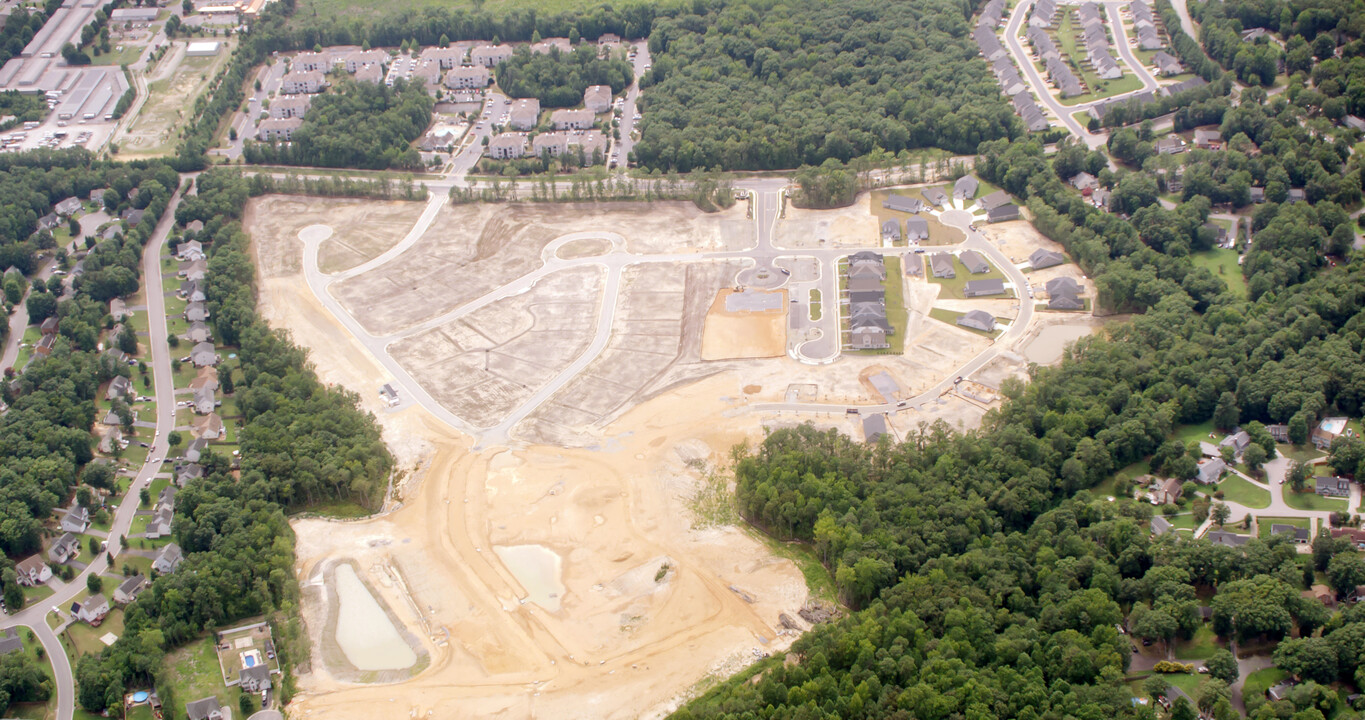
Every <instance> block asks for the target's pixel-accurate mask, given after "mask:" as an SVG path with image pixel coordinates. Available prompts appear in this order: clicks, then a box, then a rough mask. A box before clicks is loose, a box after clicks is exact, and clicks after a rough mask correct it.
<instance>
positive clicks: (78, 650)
mask: <svg viewBox="0 0 1365 720" xmlns="http://www.w3.org/2000/svg"><path fill="white" fill-rule="evenodd" d="M112 582H113V581H112V580H110V581H106V583H105V584H106V585H109V584H111V583H112ZM108 590H109V594H107V595H105V597H112V594H113V592H114V591H113V588H108ZM106 633H113V634H115V635H122V634H123V611H122V610H119V609H111V610H110V611H109V614H108V615H106V616H105V617H104V622H102V623H100V626H99V627H90V626H89V625H87V624H85V623H83V622H74V623H72V624H70V625H68V626H67V628H66V632H64V633H62V644H63V645H66V646H67V649H68V650H70V651H71V652H70V653H68V654H70V655H72V656H73V657H72V659H73V660H74V659H76V658H79V657H80V656H82V655H98V654H99V653H100V651H102V650H104V648H105V645H104V643H103V642H101V641H100V638H102V637H104V635H105V634H106Z"/></svg>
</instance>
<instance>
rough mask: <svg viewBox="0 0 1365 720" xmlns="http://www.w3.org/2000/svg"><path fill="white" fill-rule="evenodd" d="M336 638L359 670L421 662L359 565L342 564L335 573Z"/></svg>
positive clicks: (407, 666)
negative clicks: (362, 578) (358, 569)
mask: <svg viewBox="0 0 1365 720" xmlns="http://www.w3.org/2000/svg"><path fill="white" fill-rule="evenodd" d="M335 583H336V593H337V598H338V601H339V604H338V607H337V629H336V640H337V644H338V645H340V646H341V651H342V652H343V653H345V654H346V659H347V660H349V661H350V662H351V665H353V666H355V667H356V668H357V669H359V670H402V669H404V668H409V667H412V666H413V665H414V664H415V663H416V662H417V653H415V652H413V651H412V648H411V647H409V646H408V644H407V643H406V642H404V641H403V638H402V636H401V635H399V634H398V630H397V629H396V628H394V626H393V622H392V621H390V620H389V616H388V615H386V614H385V613H384V609H383V608H382V607H380V606H379V602H378V601H377V600H375V599H374V596H373V595H371V594H370V591H369V589H368V588H366V587H365V584H364V583H362V582H361V581H360V577H359V576H357V575H356V574H355V568H353V567H351V566H350V565H338V566H337V569H336V573H335Z"/></svg>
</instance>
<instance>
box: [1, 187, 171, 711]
mask: <svg viewBox="0 0 1365 720" xmlns="http://www.w3.org/2000/svg"><path fill="white" fill-rule="evenodd" d="M179 205H180V194H179V193H178V192H177V193H176V194H175V195H174V196H173V197H172V198H171V202H170V204H169V206H168V207H167V209H166V214H165V215H164V216H163V217H162V218H161V222H160V223H158V224H157V226H156V231H155V233H154V234H153V235H152V238H151V239H150V240H149V241H148V243H147V249H146V251H145V253H144V254H143V258H142V267H143V277H144V279H145V283H146V287H147V316H148V329H149V333H148V335H149V337H148V338H147V341H148V343H149V344H150V348H151V353H152V363H151V364H152V368H153V371H154V373H155V375H154V378H153V388H154V389H155V391H156V398H157V404H156V426H157V431H156V435H155V437H154V438H153V439H152V442H151V449H150V450H148V452H147V462H146V463H144V464H143V466H142V469H141V470H140V471H139V472H138V474H137V477H136V478H134V479H133V483H132V485H130V486H129V488H128V492H127V494H126V495H124V499H123V502H122V503H121V504H120V505H119V507H118V510H117V511H116V512H115V514H114V522H113V524H112V526H111V527H110V530H109V552H111V553H113V555H114V556H115V557H117V556H118V554H119V552H120V550H121V547H120V543H119V542H118V538H119V537H120V536H127V534H128V529H129V527H131V526H132V524H133V516H134V515H135V514H136V513H137V509H138V496H139V494H140V493H141V491H142V489H143V488H144V487H147V486H148V485H150V483H151V481H152V478H153V477H154V476H155V475H156V474H157V473H158V472H160V471H161V459H163V458H165V457H166V452H167V451H168V450H169V449H170V448H169V445H168V443H167V441H166V437H167V435H169V433H170V428H171V427H173V426H174V424H175V388H174V383H173V380H172V377H171V357H170V352H171V351H170V346H169V345H168V344H167V343H166V335H167V333H166V301H165V297H163V296H162V294H161V282H162V278H161V262H160V258H161V247H162V245H164V244H165V242H166V238H167V236H168V235H170V231H171V229H172V228H173V227H174V225H175V209H176V208H177V207H178V206H179ZM108 569H109V561H108V559H107V558H106V556H105V555H99V556H97V557H96V558H95V559H94V560H93V561H91V563H90V564H89V566H87V567H86V568H85V570H83V571H81V572H80V573H79V574H78V575H76V577H75V578H74V579H72V581H71V582H69V583H61V582H59V581H57V580H55V579H54V580H52V581H50V585H51V586H52V587H53V588H54V589H55V590H56V592H55V593H54V594H53V595H51V596H49V597H47V598H45V599H43V600H40V601H38V602H37V603H34V604H32V605H29V606H28V607H26V608H24V609H23V610H21V611H19V612H18V613H16V614H13V615H9V616H7V617H5V618H3V619H0V629H4V628H10V627H16V626H25V627H28V628H30V629H32V630H33V631H34V633H35V634H36V635H37V637H38V640H39V641H40V642H41V643H42V645H43V650H44V651H45V652H46V654H47V657H48V658H51V660H52V670H53V675H54V676H55V677H56V681H57V683H56V684H57V688H56V690H57V720H71V718H72V716H73V714H74V713H75V707H76V705H75V703H76V688H75V681H74V678H73V675H72V671H71V664H70V662H69V661H68V660H67V657H66V650H65V648H63V647H62V644H61V641H60V640H59V639H58V638H57V636H56V634H55V633H53V632H52V629H51V628H49V627H48V626H47V614H48V612H50V611H51V610H52V609H54V608H65V607H68V606H69V605H70V604H71V601H72V600H73V599H74V598H75V597H76V596H77V595H79V594H80V593H81V592H82V591H84V590H85V582H86V580H85V579H86V577H87V576H88V575H89V574H90V573H97V574H98V573H103V572H105V571H106V570H108Z"/></svg>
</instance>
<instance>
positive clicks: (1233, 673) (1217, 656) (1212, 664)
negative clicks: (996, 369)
mask: <svg viewBox="0 0 1365 720" xmlns="http://www.w3.org/2000/svg"><path fill="white" fill-rule="evenodd" d="M1204 667H1206V668H1208V669H1209V675H1210V676H1212V677H1215V678H1218V679H1219V680H1222V681H1223V682H1225V683H1228V684H1229V685H1231V684H1232V683H1234V682H1237V677H1238V675H1239V674H1240V672H1239V671H1238V669H1237V658H1235V657H1233V655H1232V653H1231V652H1229V651H1228V649H1227V648H1218V649H1217V650H1215V651H1214V653H1213V654H1212V655H1210V656H1209V658H1208V659H1207V660H1205V661H1204Z"/></svg>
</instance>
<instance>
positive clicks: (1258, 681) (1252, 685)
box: [1242, 667, 1289, 697]
mask: <svg viewBox="0 0 1365 720" xmlns="http://www.w3.org/2000/svg"><path fill="white" fill-rule="evenodd" d="M1287 677H1289V673H1287V672H1285V671H1283V670H1281V669H1279V668H1277V667H1268V668H1265V669H1262V670H1257V671H1256V672H1254V673H1252V674H1250V675H1248V676H1247V678H1246V681H1245V682H1244V683H1242V697H1256V696H1258V695H1265V691H1266V690H1269V689H1270V688H1271V687H1274V686H1275V685H1278V684H1279V683H1280V681H1282V680H1284V679H1285V678H1287Z"/></svg>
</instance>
